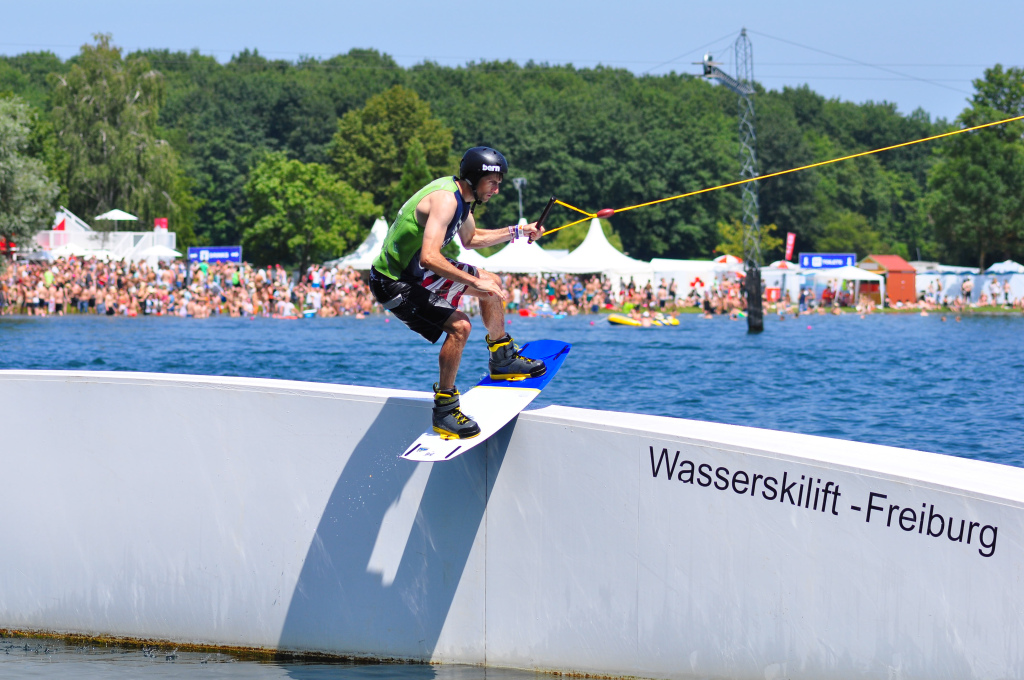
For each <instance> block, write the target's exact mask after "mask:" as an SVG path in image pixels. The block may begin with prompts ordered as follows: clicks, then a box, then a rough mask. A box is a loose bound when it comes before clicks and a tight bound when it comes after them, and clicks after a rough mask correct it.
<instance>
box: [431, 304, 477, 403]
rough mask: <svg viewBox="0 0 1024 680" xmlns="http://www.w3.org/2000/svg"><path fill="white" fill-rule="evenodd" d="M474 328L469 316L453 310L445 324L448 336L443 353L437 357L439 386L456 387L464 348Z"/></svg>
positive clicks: (443, 388)
mask: <svg viewBox="0 0 1024 680" xmlns="http://www.w3.org/2000/svg"><path fill="white" fill-rule="evenodd" d="M472 329H473V326H472V324H470V322H469V317H468V316H466V315H465V314H463V313H462V312H460V311H458V310H456V311H455V312H453V313H452V315H451V316H449V317H448V320H447V321H446V322H445V324H444V330H445V332H446V333H447V334H448V337H446V338H445V340H444V344H442V345H441V353H440V354H439V355H438V357H437V363H438V366H439V368H440V376H439V378H440V380H439V382H438V387H440V388H441V389H442V390H452V389H454V388H455V378H456V376H458V374H459V364H460V363H461V362H462V350H463V349H465V347H466V342H467V341H468V340H469V333H470V331H472Z"/></svg>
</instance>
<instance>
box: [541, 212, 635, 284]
mask: <svg viewBox="0 0 1024 680" xmlns="http://www.w3.org/2000/svg"><path fill="white" fill-rule="evenodd" d="M554 271H556V272H561V273H564V274H592V273H597V272H601V273H602V274H612V275H618V276H630V275H633V274H641V275H647V276H651V275H653V274H654V267H653V266H652V265H651V263H650V262H643V261H641V260H634V259H633V258H631V257H629V256H627V255H623V254H622V253H620V252H619V251H617V250H615V247H614V246H613V245H612V244H611V243H608V239H607V238H605V235H604V231H602V230H601V221H600V220H599V219H597V218H596V217H595V218H594V219H592V220H591V221H590V229H589V230H588V231H587V237H586V238H585V239H583V243H581V244H580V245H579V247H578V248H576V250H574V251H572V252H571V253H569V254H568V255H566V256H565V257H563V258H562V259H560V260H556V262H555V269H554Z"/></svg>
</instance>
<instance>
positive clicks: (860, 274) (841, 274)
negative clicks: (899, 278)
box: [814, 265, 885, 306]
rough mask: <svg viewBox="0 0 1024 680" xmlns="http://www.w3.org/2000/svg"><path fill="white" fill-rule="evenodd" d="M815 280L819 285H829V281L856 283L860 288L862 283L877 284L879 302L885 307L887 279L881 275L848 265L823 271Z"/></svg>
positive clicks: (819, 272) (815, 276)
mask: <svg viewBox="0 0 1024 680" xmlns="http://www.w3.org/2000/svg"><path fill="white" fill-rule="evenodd" d="M814 280H815V281H817V282H818V283H828V282H829V281H856V282H857V285H858V287H859V286H860V282H861V281H869V282H871V283H877V284H878V291H879V300H880V301H881V303H882V305H883V306H884V305H885V277H884V276H882V275H881V274H874V273H872V272H869V271H867V270H866V269H861V268H860V267H854V266H852V265H846V266H845V267H836V268H834V269H821V270H819V271H818V273H817V274H815V275H814Z"/></svg>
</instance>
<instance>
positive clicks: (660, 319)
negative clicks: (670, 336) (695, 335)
mask: <svg viewBox="0 0 1024 680" xmlns="http://www.w3.org/2000/svg"><path fill="white" fill-rule="evenodd" d="M608 323H610V324H612V325H613V326H678V325H679V319H677V318H675V317H672V316H666V315H664V314H662V313H661V312H657V313H656V314H654V315H651V314H650V313H649V312H644V316H643V317H641V318H639V319H634V318H633V317H631V316H626V315H625V314H609V315H608Z"/></svg>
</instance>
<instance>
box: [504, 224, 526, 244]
mask: <svg viewBox="0 0 1024 680" xmlns="http://www.w3.org/2000/svg"><path fill="white" fill-rule="evenodd" d="M508 234H509V239H508V240H509V243H511V242H512V241H515V240H516V239H517V238H522V237H523V236H525V235H526V232H524V231H523V228H522V227H521V226H519V225H518V224H510V225H508Z"/></svg>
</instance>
